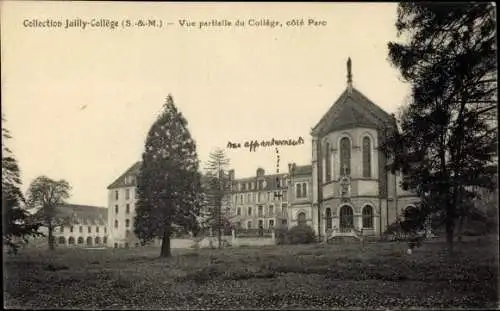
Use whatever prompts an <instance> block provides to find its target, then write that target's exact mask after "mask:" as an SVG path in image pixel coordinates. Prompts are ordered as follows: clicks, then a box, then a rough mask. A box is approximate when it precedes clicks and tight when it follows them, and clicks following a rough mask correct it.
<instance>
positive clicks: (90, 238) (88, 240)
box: [87, 236, 92, 245]
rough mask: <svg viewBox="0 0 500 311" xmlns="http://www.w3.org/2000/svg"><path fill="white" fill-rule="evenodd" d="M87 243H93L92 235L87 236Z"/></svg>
mask: <svg viewBox="0 0 500 311" xmlns="http://www.w3.org/2000/svg"><path fill="white" fill-rule="evenodd" d="M87 245H92V237H90V236H89V237H87Z"/></svg>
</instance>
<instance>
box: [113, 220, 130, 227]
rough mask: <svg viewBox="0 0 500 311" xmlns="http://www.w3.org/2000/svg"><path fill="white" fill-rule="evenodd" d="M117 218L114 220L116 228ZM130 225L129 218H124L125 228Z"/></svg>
mask: <svg viewBox="0 0 500 311" xmlns="http://www.w3.org/2000/svg"><path fill="white" fill-rule="evenodd" d="M118 225H119V223H118V220H115V228H118ZM129 227H130V219H125V228H129Z"/></svg>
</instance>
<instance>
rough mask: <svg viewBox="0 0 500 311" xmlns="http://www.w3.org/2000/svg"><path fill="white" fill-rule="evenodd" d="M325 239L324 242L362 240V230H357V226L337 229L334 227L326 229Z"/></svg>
mask: <svg viewBox="0 0 500 311" xmlns="http://www.w3.org/2000/svg"><path fill="white" fill-rule="evenodd" d="M325 240H326V241H325V242H326V243H350V242H363V240H364V237H363V230H362V229H361V230H359V229H357V228H348V229H342V230H338V229H337V228H334V229H331V230H329V231H327V233H326V239H325Z"/></svg>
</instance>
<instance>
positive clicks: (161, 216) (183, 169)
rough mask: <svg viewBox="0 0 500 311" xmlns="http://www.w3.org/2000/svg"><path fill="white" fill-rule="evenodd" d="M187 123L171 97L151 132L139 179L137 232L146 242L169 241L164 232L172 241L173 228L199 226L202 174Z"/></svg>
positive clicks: (135, 226) (147, 140) (187, 228)
mask: <svg viewBox="0 0 500 311" xmlns="http://www.w3.org/2000/svg"><path fill="white" fill-rule="evenodd" d="M187 124H188V123H187V120H186V119H185V118H184V117H183V115H182V113H180V112H179V111H178V109H177V107H176V106H175V104H174V101H173V98H172V96H171V95H169V96H168V97H167V100H166V103H165V104H164V106H163V110H162V112H161V113H160V115H159V116H158V118H157V120H156V121H155V122H154V124H153V125H152V126H151V129H150V130H149V133H148V136H147V139H146V144H145V150H144V153H143V155H142V165H141V169H140V173H139V176H138V179H137V182H138V185H137V191H138V201H137V208H136V217H135V221H134V232H135V234H136V236H137V237H138V238H140V239H141V240H142V242H143V243H147V242H149V241H151V240H152V239H153V238H155V237H161V236H163V237H164V241H163V243H166V242H168V241H165V233H166V236H168V238H169V237H170V233H171V232H172V226H173V225H177V226H180V227H182V228H184V229H185V230H187V231H190V230H194V229H195V227H196V226H197V221H196V219H197V217H198V215H199V210H200V206H201V204H202V196H201V174H200V172H199V171H198V166H199V162H198V156H197V153H196V143H195V141H194V140H193V139H192V138H191V134H190V133H189V130H188V128H187Z"/></svg>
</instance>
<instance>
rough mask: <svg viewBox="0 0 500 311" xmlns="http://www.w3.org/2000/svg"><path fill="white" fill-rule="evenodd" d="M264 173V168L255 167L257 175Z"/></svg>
mask: <svg viewBox="0 0 500 311" xmlns="http://www.w3.org/2000/svg"><path fill="white" fill-rule="evenodd" d="M264 173H265V171H264V169H263V168H262V167H259V168H258V169H257V177H261V176H264Z"/></svg>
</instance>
